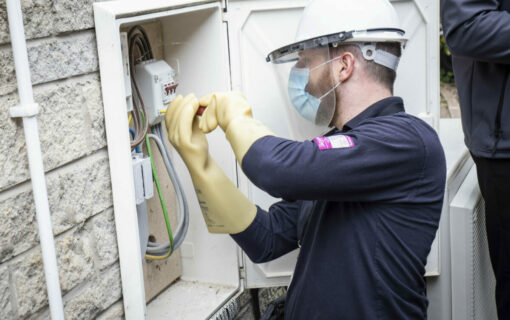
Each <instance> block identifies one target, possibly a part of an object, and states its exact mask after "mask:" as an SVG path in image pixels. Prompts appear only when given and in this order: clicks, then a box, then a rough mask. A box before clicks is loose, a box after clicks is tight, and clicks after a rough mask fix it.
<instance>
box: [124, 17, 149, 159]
mask: <svg viewBox="0 0 510 320" xmlns="http://www.w3.org/2000/svg"><path fill="white" fill-rule="evenodd" d="M128 51H129V53H128V56H129V69H130V73H131V84H132V86H133V87H134V90H133V91H134V93H135V94H134V95H133V112H132V115H133V127H134V130H135V132H136V135H135V137H134V138H133V140H132V141H131V150H133V149H134V148H135V147H136V146H137V145H139V144H140V143H142V142H143V141H144V140H145V135H146V134H147V132H148V130H149V119H148V118H147V117H141V116H140V114H141V113H143V114H147V111H146V107H145V103H144V101H143V98H142V95H141V94H140V89H139V87H138V84H137V83H136V80H135V77H134V75H135V64H137V63H140V62H141V61H147V60H151V59H154V56H153V53H152V48H151V45H150V42H149V38H148V37H147V33H146V32H145V30H144V29H143V28H142V27H141V26H138V25H137V26H134V27H132V28H131V29H130V30H129V32H128Z"/></svg>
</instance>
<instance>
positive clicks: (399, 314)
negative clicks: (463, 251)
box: [166, 0, 446, 320]
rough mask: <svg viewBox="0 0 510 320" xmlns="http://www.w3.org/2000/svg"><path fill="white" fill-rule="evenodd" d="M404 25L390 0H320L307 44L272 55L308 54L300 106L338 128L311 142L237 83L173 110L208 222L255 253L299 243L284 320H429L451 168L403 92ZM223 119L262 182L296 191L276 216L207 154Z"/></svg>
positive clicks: (170, 116) (300, 59)
mask: <svg viewBox="0 0 510 320" xmlns="http://www.w3.org/2000/svg"><path fill="white" fill-rule="evenodd" d="M350 30H358V31H350ZM403 33H404V32H403V31H402V30H400V29H398V21H397V17H396V14H395V11H394V9H393V8H392V6H391V5H390V4H389V2H387V0H315V1H311V2H310V4H309V5H308V6H307V7H306V8H305V11H304V13H303V16H302V19H301V22H300V26H299V29H298V36H297V38H298V39H297V41H296V42H295V43H293V44H291V45H289V46H286V47H283V48H281V49H278V50H276V51H274V52H272V53H271V54H270V55H269V57H268V60H271V61H273V62H276V63H279V62H285V61H296V60H297V62H296V64H295V66H294V68H293V69H292V71H291V74H290V78H289V95H290V98H291V101H292V103H293V105H294V106H295V107H296V109H297V111H298V112H299V113H300V114H301V115H303V116H304V117H305V118H307V119H309V120H311V121H314V122H315V123H319V124H326V125H328V124H331V126H332V127H334V129H333V130H332V131H330V132H329V133H328V134H327V135H326V136H324V137H318V138H315V139H314V140H313V141H305V142H297V141H291V140H287V139H282V138H278V137H275V136H274V135H273V133H272V132H271V131H270V130H269V129H267V128H266V127H265V126H263V125H262V124H261V123H259V122H258V121H256V120H254V119H253V118H252V115H251V108H250V106H249V104H248V103H247V101H246V100H245V99H244V97H243V96H242V95H241V94H239V93H231V92H228V93H216V94H212V95H209V96H206V97H204V98H202V99H200V101H198V100H197V99H196V98H195V97H194V95H189V96H187V97H186V98H183V97H181V96H179V97H177V98H176V99H175V101H173V102H172V104H171V105H170V106H169V108H168V110H167V114H166V124H167V128H168V134H169V140H170V141H171V143H172V144H173V145H174V146H175V147H176V149H177V150H178V151H179V153H180V155H181V156H182V158H183V160H184V162H185V163H186V165H187V167H188V169H189V171H190V174H191V177H192V180H193V184H194V186H195V189H196V194H197V197H198V200H199V202H200V205H201V208H202V213H203V215H204V218H205V221H206V224H207V226H208V228H209V231H210V232H216V233H230V234H232V237H233V239H234V240H235V241H236V242H237V243H238V244H239V245H240V246H241V248H243V250H244V251H245V252H246V253H247V254H248V256H249V257H250V259H252V260H253V261H254V262H256V263H260V262H265V261H270V260H272V259H276V258H278V257H280V256H282V255H284V254H286V253H288V252H290V251H292V250H294V249H296V248H297V247H299V246H300V247H301V251H300V255H299V258H298V262H297V265H296V269H295V272H294V276H293V280H292V283H291V284H290V287H289V290H288V295H287V300H286V306H285V319H391V320H394V319H425V318H426V309H427V298H426V292H425V280H424V277H423V276H424V272H425V263H426V258H427V255H428V253H429V251H430V246H431V244H432V241H433V239H434V237H435V234H436V230H437V227H438V223H439V217H440V212H441V207H442V201H443V193H444V186H445V167H446V166H445V159H444V154H443V150H442V148H441V145H440V143H439V140H438V137H437V135H436V133H435V132H434V130H433V129H432V128H431V127H430V126H428V125H427V124H426V123H424V122H423V121H421V120H419V119H418V118H415V117H413V116H410V115H408V114H406V113H405V112H404V106H403V101H402V99H400V98H398V97H392V90H393V82H394V80H395V76H396V72H395V71H396V67H397V64H398V59H399V58H398V57H399V56H400V50H401V44H402V43H403V42H404V41H405V38H404V37H403ZM200 106H205V107H206V110H205V112H204V113H203V115H202V116H201V117H197V116H196V112H197V110H199V108H200ZM218 125H219V126H220V127H221V129H222V130H223V131H225V134H226V138H227V139H228V140H229V142H230V144H231V146H232V149H233V150H234V153H235V155H236V157H237V159H238V161H239V163H240V164H241V166H242V168H243V170H244V172H245V173H246V175H247V176H248V177H249V178H250V180H251V181H252V182H253V183H254V184H256V185H257V186H258V187H260V188H261V189H263V190H265V191H266V192H268V193H269V194H271V195H273V196H275V197H280V198H283V199H285V200H283V201H280V202H278V203H276V204H274V205H273V206H272V207H271V208H270V209H269V212H265V211H263V210H262V209H260V208H258V207H256V206H255V205H253V204H252V203H251V202H250V201H249V200H248V199H247V198H246V197H245V196H244V195H243V194H242V193H241V192H240V191H239V190H238V189H237V188H236V187H235V186H234V185H233V184H232V182H231V181H230V180H229V179H228V178H227V177H226V176H225V174H224V173H223V172H222V171H221V169H219V167H218V165H217V164H216V163H215V162H214V160H213V159H212V158H211V157H210V156H209V155H208V146H207V140H206V139H205V134H204V132H210V131H212V130H213V129H214V128H216V127H217V126H218Z"/></svg>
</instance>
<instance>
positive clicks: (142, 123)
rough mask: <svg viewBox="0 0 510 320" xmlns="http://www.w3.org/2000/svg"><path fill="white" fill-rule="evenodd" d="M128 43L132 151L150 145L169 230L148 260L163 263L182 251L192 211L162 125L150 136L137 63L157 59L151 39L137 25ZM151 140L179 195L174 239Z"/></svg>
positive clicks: (150, 250)
mask: <svg viewBox="0 0 510 320" xmlns="http://www.w3.org/2000/svg"><path fill="white" fill-rule="evenodd" d="M128 43H129V68H130V72H131V83H132V86H133V87H134V89H135V92H136V99H135V97H133V112H132V120H133V127H134V128H133V129H131V131H132V132H131V134H132V141H131V150H133V149H134V150H143V148H142V145H143V143H144V142H145V144H146V146H147V153H148V154H149V157H150V159H151V166H152V175H153V178H154V183H155V184H156V189H157V191H158V196H159V200H160V203H161V208H162V210H163V215H164V218H165V224H166V228H167V231H168V239H169V241H168V242H166V243H157V242H150V241H149V242H148V248H147V251H146V252H147V253H146V255H145V257H146V258H147V259H151V260H162V259H166V258H168V257H170V256H171V255H172V253H173V252H174V251H175V250H177V248H179V247H180V245H181V244H182V242H183V241H184V238H185V237H186V234H187V232H188V226H189V208H188V203H187V201H186V197H185V195H184V191H183V189H182V185H181V183H180V181H179V179H178V177H177V172H176V171H175V168H174V166H173V164H172V161H171V160H170V152H169V151H168V148H167V145H166V143H164V136H163V128H162V125H161V124H157V125H155V126H153V127H152V128H151V131H152V132H153V134H150V133H148V131H149V122H148V117H147V116H146V115H147V111H146V107H145V104H144V102H143V98H142V95H141V93H140V90H139V88H138V84H137V83H136V80H135V76H134V74H135V68H134V66H135V64H138V63H140V62H142V61H148V60H152V59H154V55H153V53H152V48H151V45H150V41H149V38H148V37H147V33H146V32H145V30H144V29H143V28H142V27H141V26H138V25H137V26H134V27H133V28H131V30H129V32H128ZM130 118H131V117H130ZM149 139H152V140H154V142H155V143H156V146H157V147H158V150H159V152H160V154H161V156H162V158H163V162H164V164H165V168H166V170H167V173H168V175H169V177H170V180H171V181H172V184H173V186H174V190H175V193H176V195H177V212H178V219H179V223H178V226H177V230H176V233H175V238H174V236H173V233H172V228H171V225H170V220H169V218H168V211H167V209H166V204H165V200H164V198H163V193H162V190H161V186H160V183H159V179H158V175H157V172H156V167H155V165H154V159H153V156H152V150H151V146H150V141H149Z"/></svg>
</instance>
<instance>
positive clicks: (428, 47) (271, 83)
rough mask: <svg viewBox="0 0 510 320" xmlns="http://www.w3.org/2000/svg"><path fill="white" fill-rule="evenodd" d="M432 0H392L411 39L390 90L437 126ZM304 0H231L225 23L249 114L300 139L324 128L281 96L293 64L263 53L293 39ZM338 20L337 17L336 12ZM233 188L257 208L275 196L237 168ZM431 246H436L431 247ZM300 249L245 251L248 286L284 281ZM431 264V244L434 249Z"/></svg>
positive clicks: (235, 80) (236, 85)
mask: <svg viewBox="0 0 510 320" xmlns="http://www.w3.org/2000/svg"><path fill="white" fill-rule="evenodd" d="M436 2H437V1H432V0H403V1H395V2H393V5H394V6H395V8H396V10H397V12H398V14H399V16H400V20H401V22H402V26H403V27H404V28H405V29H406V30H407V31H408V36H409V37H410V41H409V42H408V44H407V48H406V50H405V52H404V57H403V58H402V60H401V64H400V68H399V73H398V77H397V83H396V85H395V94H396V95H400V96H402V97H403V98H404V101H405V104H406V106H407V107H406V108H407V111H408V112H409V113H411V114H414V115H417V116H420V117H422V118H423V119H425V120H426V121H427V122H429V123H430V124H431V125H432V126H434V127H435V128H436V129H437V123H438V121H437V119H439V60H438V56H439V42H438V36H439V3H436ZM307 3H308V0H298V1H296V0H249V1H246V0H243V1H241V0H230V1H228V6H227V15H226V20H227V22H228V29H229V46H230V61H231V72H232V88H233V89H234V90H239V91H242V92H243V93H244V94H245V95H246V97H247V99H248V100H249V101H250V103H251V104H252V107H253V114H254V117H255V118H257V119H259V120H260V121H262V122H263V123H264V124H265V125H267V126H268V127H269V128H270V129H271V130H272V131H273V132H274V133H275V134H276V135H278V136H281V137H284V138H289V139H294V140H304V139H312V138H314V137H316V136H319V135H320V134H321V133H322V132H323V131H324V128H320V127H316V126H314V125H312V124H311V123H309V122H308V121H307V120H305V119H303V118H301V117H300V116H299V115H298V114H297V112H296V111H295V110H294V108H293V107H292V105H291V103H290V101H289V99H288V97H287V79H288V74H289V71H290V68H291V67H292V64H281V65H274V64H269V63H267V62H266V56H267V54H268V53H269V52H271V51H272V50H274V49H277V48H279V47H281V46H283V45H286V44H289V43H291V42H292V41H293V40H294V36H295V32H296V30H297V26H298V23H299V19H300V16H301V13H302V11H303V8H304V6H305V5H306V4H307ZM339 19H341V17H339ZM238 179H239V186H240V188H241V190H243V191H244V192H245V193H246V194H247V195H248V196H249V198H250V199H251V200H252V201H253V202H254V203H255V204H257V205H259V206H260V207H261V208H263V209H268V208H269V206H270V205H271V204H272V203H274V202H276V201H278V199H275V198H272V197H270V196H269V195H267V194H266V193H265V192H263V191H261V190H260V189H258V188H257V187H255V186H254V185H253V184H251V183H250V182H249V181H248V179H247V178H246V177H245V176H243V174H242V170H239V176H238ZM434 247H436V248H437V246H435V245H434ZM297 255H298V252H297V251H294V252H291V253H289V254H287V255H285V256H283V257H281V258H279V259H277V260H274V261H272V262H269V263H264V264H254V263H252V262H251V261H250V260H249V258H248V257H247V256H246V255H244V254H243V262H244V271H245V281H246V286H247V287H267V286H279V285H288V284H289V282H290V277H291V275H292V272H293V270H294V266H295V263H296V260H297ZM431 255H432V257H433V259H432V260H433V262H432V264H433V265H437V258H438V253H437V249H436V250H435V252H434V251H433V252H432V254H431Z"/></svg>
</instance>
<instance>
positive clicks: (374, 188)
mask: <svg viewBox="0 0 510 320" xmlns="http://www.w3.org/2000/svg"><path fill="white" fill-rule="evenodd" d="M386 121H387V122H388V123H386V124H384V123H382V122H383V121H382V120H381V121H377V123H376V122H374V123H372V124H367V125H364V126H363V129H360V130H356V129H354V130H351V131H348V132H347V133H345V134H344V136H345V135H348V136H349V139H352V141H353V142H354V146H352V147H345V148H332V149H327V150H320V149H319V147H318V146H317V144H315V143H313V142H311V141H304V142H297V141H291V140H287V139H283V138H278V137H271V136H268V137H264V138H261V139H259V140H257V141H256V142H255V143H254V144H253V145H252V147H251V148H250V149H249V150H248V152H247V153H246V155H245V157H244V158H243V163H242V168H243V170H244V172H245V173H246V175H247V177H248V178H249V179H250V180H251V181H252V182H253V183H254V184H255V185H256V186H258V187H259V188H260V189H262V190H264V191H266V192H267V193H269V194H270V195H272V196H274V197H277V198H283V199H287V200H298V199H299V200H330V201H385V202H405V201H407V199H411V198H412V197H417V195H416V192H417V189H419V188H422V187H423V186H427V184H426V183H424V182H423V179H426V180H431V179H434V178H436V177H435V176H431V175H428V174H427V175H426V174H425V173H424V167H425V161H426V159H427V157H428V156H431V157H434V158H433V159H432V160H434V159H437V162H438V163H437V165H438V173H437V179H438V181H440V180H441V179H442V178H441V176H440V174H441V173H442V172H441V168H442V167H443V166H444V165H443V163H442V162H441V158H440V157H441V156H443V155H442V148H441V147H440V143H439V140H438V139H437V135H435V133H434V134H433V135H432V134H429V136H431V137H432V138H433V139H434V140H436V139H437V141H431V142H427V144H429V145H430V146H432V147H433V148H432V149H434V150H429V149H430V148H428V149H427V150H428V151H430V152H432V154H430V155H429V154H428V153H427V150H426V148H425V142H424V140H423V139H422V137H421V135H419V134H418V132H417V131H416V130H415V129H413V128H414V127H413V126H412V125H411V124H408V123H407V122H402V123H400V124H397V125H395V124H394V123H389V122H391V120H386ZM430 131H432V129H430ZM439 149H440V150H439ZM443 157H444V156H443ZM429 185H430V187H431V188H433V187H434V186H435V185H434V182H433V181H430V184H429ZM425 201H426V199H425Z"/></svg>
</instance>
